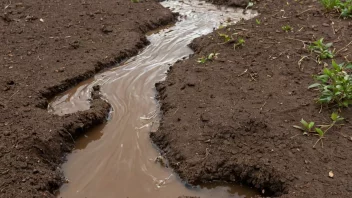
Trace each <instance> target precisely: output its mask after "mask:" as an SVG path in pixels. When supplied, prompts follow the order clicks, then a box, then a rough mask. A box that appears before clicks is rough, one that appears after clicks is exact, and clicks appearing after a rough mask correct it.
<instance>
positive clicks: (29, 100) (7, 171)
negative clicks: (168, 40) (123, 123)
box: [0, 0, 174, 197]
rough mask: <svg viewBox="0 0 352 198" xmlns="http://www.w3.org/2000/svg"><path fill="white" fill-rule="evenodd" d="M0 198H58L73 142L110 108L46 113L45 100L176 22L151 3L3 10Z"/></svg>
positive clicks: (18, 5) (97, 103) (52, 4)
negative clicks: (154, 31) (56, 193)
mask: <svg viewBox="0 0 352 198" xmlns="http://www.w3.org/2000/svg"><path fill="white" fill-rule="evenodd" d="M0 7H1V11H0V35H1V36H0V41H1V48H0V54H1V59H0V88H1V89H0V197H53V193H54V191H55V190H56V189H58V187H59V186H60V185H61V184H62V173H61V171H60V168H59V167H60V164H61V163H62V162H63V159H64V153H65V152H69V151H70V150H71V148H72V146H73V139H72V138H75V137H76V136H78V135H79V134H80V133H82V132H83V131H85V130H86V129H88V128H90V127H91V126H93V125H96V124H99V123H101V122H103V121H104V120H105V117H106V115H107V113H108V111H109V109H110V106H109V105H108V104H107V103H106V102H104V101H103V100H101V99H100V98H99V97H96V96H97V92H94V95H95V97H93V98H95V99H94V100H93V101H92V105H91V109H90V110H88V111H86V112H79V113H76V114H73V115H67V116H62V117H59V116H54V115H50V114H48V113H47V110H46V106H47V103H48V99H50V98H51V97H53V96H54V95H56V94H58V93H60V92H62V91H64V90H66V89H68V88H69V87H72V86H73V85H75V84H76V83H78V82H80V81H82V80H84V79H87V78H89V77H91V76H93V75H94V74H95V73H96V72H98V71H100V70H102V69H104V68H106V67H109V66H112V65H115V63H117V62H119V61H120V60H123V59H125V58H128V57H130V56H133V55H135V54H137V53H138V51H139V50H140V49H141V48H142V47H144V46H145V45H146V44H148V41H147V40H146V37H145V36H144V34H145V33H146V32H147V31H149V30H152V29H154V28H157V27H160V26H162V25H165V24H168V23H170V22H172V21H173V20H174V16H173V14H172V13H171V12H170V11H169V10H167V9H165V8H163V7H162V6H161V5H160V4H159V3H157V2H155V1H152V0H144V1H143V2H141V3H131V2H130V1H123V0H117V1H108V0H102V1H99V2H89V1H88V2H87V1H68V0H63V1H38V0H34V1H30V2H27V1H20V0H15V1H2V2H0Z"/></svg>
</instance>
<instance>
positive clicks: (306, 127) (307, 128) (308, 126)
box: [293, 112, 344, 148]
mask: <svg viewBox="0 0 352 198" xmlns="http://www.w3.org/2000/svg"><path fill="white" fill-rule="evenodd" d="M330 119H331V120H332V122H331V123H330V124H328V125H319V127H315V128H314V130H313V127H314V124H315V123H314V122H309V123H308V122H306V121H305V120H304V119H303V118H302V120H301V125H302V126H297V125H293V127H294V128H297V129H300V130H302V131H304V132H303V134H304V135H308V133H316V134H317V135H318V136H319V139H318V140H317V141H316V142H315V144H314V145H313V148H314V147H315V146H316V144H317V143H318V142H319V141H321V140H322V139H323V138H324V136H325V134H326V132H327V131H328V130H329V129H331V128H332V127H333V126H334V125H335V124H336V123H337V122H339V121H342V120H344V118H343V117H341V116H340V115H339V114H338V113H336V112H333V113H332V114H331V116H330ZM324 129H325V130H324ZM322 144H323V142H322Z"/></svg>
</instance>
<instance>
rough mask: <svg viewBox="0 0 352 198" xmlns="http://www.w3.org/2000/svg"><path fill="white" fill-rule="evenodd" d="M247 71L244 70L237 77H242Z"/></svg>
mask: <svg viewBox="0 0 352 198" xmlns="http://www.w3.org/2000/svg"><path fill="white" fill-rule="evenodd" d="M247 71H248V69H246V70H244V72H242V73H241V74H239V75H237V76H238V77H240V76H243V75H244V74H245V73H247Z"/></svg>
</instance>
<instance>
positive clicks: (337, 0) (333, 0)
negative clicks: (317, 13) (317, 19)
mask: <svg viewBox="0 0 352 198" xmlns="http://www.w3.org/2000/svg"><path fill="white" fill-rule="evenodd" d="M320 3H321V4H322V5H323V6H324V7H325V9H327V10H329V11H330V10H337V11H338V12H339V13H341V17H343V18H347V17H352V0H344V1H343V0H320Z"/></svg>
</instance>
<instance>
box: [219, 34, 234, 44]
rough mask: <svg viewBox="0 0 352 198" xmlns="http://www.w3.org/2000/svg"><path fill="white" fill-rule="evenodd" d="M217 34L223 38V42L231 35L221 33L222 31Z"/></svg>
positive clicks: (229, 39)
mask: <svg viewBox="0 0 352 198" xmlns="http://www.w3.org/2000/svg"><path fill="white" fill-rule="evenodd" d="M218 34H219V36H220V37H221V38H222V39H223V40H224V42H225V43H227V42H229V41H231V40H232V37H231V36H230V35H228V34H222V33H218Z"/></svg>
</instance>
